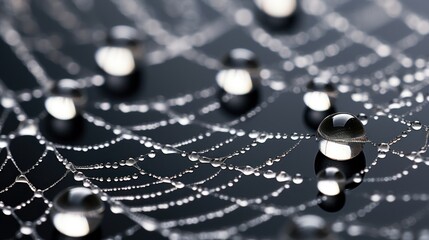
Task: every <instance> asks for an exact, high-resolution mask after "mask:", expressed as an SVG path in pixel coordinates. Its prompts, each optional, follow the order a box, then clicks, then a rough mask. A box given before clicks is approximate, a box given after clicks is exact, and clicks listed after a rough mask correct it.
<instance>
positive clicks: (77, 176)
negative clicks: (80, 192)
mask: <svg viewBox="0 0 429 240" xmlns="http://www.w3.org/2000/svg"><path fill="white" fill-rule="evenodd" d="M84 179H85V175H84V174H83V173H82V172H76V173H75V175H74V180H76V181H83V180H84Z"/></svg>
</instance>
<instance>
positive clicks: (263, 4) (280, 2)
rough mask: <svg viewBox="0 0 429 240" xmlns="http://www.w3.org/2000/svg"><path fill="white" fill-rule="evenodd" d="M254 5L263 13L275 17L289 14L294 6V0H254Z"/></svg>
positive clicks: (294, 8) (293, 10) (295, 5)
mask: <svg viewBox="0 0 429 240" xmlns="http://www.w3.org/2000/svg"><path fill="white" fill-rule="evenodd" d="M255 4H256V6H257V7H258V8H259V9H260V10H262V11H263V12H264V13H265V14H267V15H268V16H271V17H275V18H285V17H289V16H291V15H292V14H293V13H294V12H295V10H296V8H297V1H296V0H255Z"/></svg>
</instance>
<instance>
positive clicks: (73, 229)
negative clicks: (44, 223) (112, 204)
mask: <svg viewBox="0 0 429 240" xmlns="http://www.w3.org/2000/svg"><path fill="white" fill-rule="evenodd" d="M103 215H104V204H103V202H102V201H101V199H100V198H99V197H98V196H97V195H96V194H94V193H92V191H91V190H90V189H88V188H84V187H72V188H68V189H66V190H64V191H62V192H60V193H59V194H58V195H57V196H56V197H55V198H54V201H53V208H52V211H51V219H52V222H53V223H54V226H55V228H56V229H57V230H58V231H59V232H61V233H62V234H64V235H67V236H70V237H82V236H85V235H87V234H89V233H91V232H92V231H94V230H95V229H96V228H97V227H98V226H99V225H100V222H101V220H102V218H103Z"/></svg>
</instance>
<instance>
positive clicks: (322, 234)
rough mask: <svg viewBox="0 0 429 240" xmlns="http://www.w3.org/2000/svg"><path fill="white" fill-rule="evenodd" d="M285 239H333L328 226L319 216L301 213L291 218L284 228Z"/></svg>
mask: <svg viewBox="0 0 429 240" xmlns="http://www.w3.org/2000/svg"><path fill="white" fill-rule="evenodd" d="M284 239H286V240H333V239H335V238H334V236H333V234H332V232H331V229H330V226H329V225H328V224H327V223H326V222H325V220H323V219H322V218H321V217H319V216H315V215H303V216H299V217H295V218H293V219H292V221H291V222H290V224H288V226H287V228H286V234H285V237H284Z"/></svg>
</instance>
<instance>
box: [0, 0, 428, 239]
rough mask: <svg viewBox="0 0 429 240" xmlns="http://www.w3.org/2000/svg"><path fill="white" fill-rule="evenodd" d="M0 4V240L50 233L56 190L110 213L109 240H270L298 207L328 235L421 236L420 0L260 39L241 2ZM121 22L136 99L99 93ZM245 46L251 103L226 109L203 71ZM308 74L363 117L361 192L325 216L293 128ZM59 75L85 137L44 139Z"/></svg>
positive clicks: (354, 9)
mask: <svg viewBox="0 0 429 240" xmlns="http://www.w3.org/2000/svg"><path fill="white" fill-rule="evenodd" d="M1 3H2V7H1V9H2V15H1V17H0V35H1V37H2V39H3V41H4V44H6V45H4V46H3V47H4V48H7V49H8V50H7V51H10V52H9V55H11V56H14V60H10V61H11V62H10V63H7V64H9V65H10V66H19V67H18V68H17V71H13V72H11V71H9V70H8V69H7V68H3V69H2V70H1V71H2V72H7V74H6V75H5V76H4V77H3V80H2V81H1V84H0V91H1V96H2V99H1V105H2V112H1V116H0V123H1V136H0V147H1V148H2V152H1V154H2V156H1V157H2V159H3V161H2V164H1V166H0V176H1V179H2V181H1V190H0V201H1V202H0V208H1V209H2V213H3V214H2V216H1V218H0V219H1V222H2V224H6V226H8V227H7V228H3V227H2V229H1V232H2V236H3V237H5V238H8V237H9V238H23V237H26V235H30V237H32V238H35V239H40V238H49V237H50V236H49V234H50V232H52V229H53V227H52V225H50V222H49V221H48V220H47V219H48V218H49V213H50V210H51V208H52V201H51V200H52V198H53V196H55V194H56V193H57V192H58V191H60V190H61V189H64V188H65V187H68V186H71V185H84V186H86V187H89V188H91V189H92V190H93V191H94V192H95V193H97V194H99V195H100V196H101V198H102V200H103V201H105V202H106V205H107V206H109V208H110V211H107V213H106V216H105V219H104V222H103V224H105V225H103V226H102V229H103V237H105V238H108V239H121V238H139V236H149V237H150V236H152V237H160V236H163V237H168V238H171V239H217V238H235V239H252V238H273V237H276V236H277V235H278V233H279V232H280V231H281V230H280V229H281V228H282V227H283V225H284V224H285V222H286V220H287V219H288V218H290V217H292V216H295V215H303V214H316V215H321V216H323V217H324V218H325V220H327V221H328V222H329V223H332V229H333V231H334V232H335V233H336V234H338V235H339V236H341V237H342V238H350V237H354V236H364V237H365V238H375V239H379V238H380V239H382V238H387V239H399V238H404V239H426V238H428V236H429V235H428V229H427V226H426V225H425V224H424V222H425V220H427V218H428V214H427V212H428V209H429V205H428V204H427V202H428V200H429V193H428V191H426V190H424V189H423V188H422V186H424V183H421V182H422V181H424V179H425V177H426V176H427V172H426V171H427V170H426V166H427V165H428V163H429V160H428V159H427V156H426V150H427V139H428V128H427V126H426V125H425V123H426V121H425V111H427V109H426V104H427V101H428V100H427V98H428V97H427V84H428V81H427V76H428V75H429V71H428V68H427V66H428V65H427V60H426V58H425V54H427V53H426V52H425V50H426V49H425V47H424V43H425V41H426V40H427V34H429V20H428V19H426V18H425V17H424V16H423V15H422V14H419V13H418V9H421V7H422V6H419V5H418V4H417V3H414V2H410V3H408V2H407V4H405V2H399V1H395V0H392V1H387V0H378V1H374V2H370V1H359V2H358V1H354V2H353V1H339V0H338V1H337V0H323V1H322V0H305V1H301V2H300V4H301V6H300V7H301V9H300V15H299V27H297V28H296V29H293V31H291V32H289V33H275V32H271V31H269V30H267V29H266V28H265V27H264V26H263V25H261V24H260V22H259V21H258V19H256V16H255V15H254V13H253V12H252V11H253V10H252V6H251V4H250V1H226V0H205V1H194V0H183V1H172V0H164V1H157V2H155V1H135V0H128V1H119V0H112V1H111V2H108V3H107V2H106V3H105V2H101V1H81V0H75V1H72V2H67V3H66V2H62V1H51V0H46V1H40V2H37V3H36V2H34V1H33V2H25V1H12V0H4V1H2V2H1ZM408 4H409V6H408ZM419 4H420V5H423V3H419ZM101 9H103V10H102V11H100V10H101ZM116 20H117V21H118V22H116ZM117 24H127V25H131V26H134V27H135V28H137V29H138V30H139V31H140V32H141V34H142V37H143V43H144V48H145V57H144V63H143V64H142V65H144V70H145V71H147V74H146V75H145V76H146V77H147V78H146V79H144V81H145V82H144V84H143V86H142V88H143V89H149V90H146V91H145V92H144V94H138V95H136V96H134V97H130V98H127V99H121V98H111V97H110V96H108V95H106V94H105V93H103V92H102V91H101V90H100V88H101V87H100V86H101V85H102V84H103V81H104V80H105V79H104V77H103V76H102V75H100V74H99V73H98V72H97V70H96V68H95V67H93V66H94V63H92V62H91V60H88V59H93V53H94V51H95V49H96V48H97V47H98V46H101V45H102V44H103V39H104V35H105V32H107V31H108V29H109V28H110V27H111V26H113V25H117ZM237 39H239V40H237ZM6 46H7V47H6ZM241 46H243V47H244V46H249V48H251V49H252V50H254V51H255V52H256V53H257V55H258V56H259V57H260V60H261V61H260V62H261V65H262V70H261V74H260V75H261V86H260V88H261V89H260V90H261V97H260V100H259V102H258V104H257V105H256V106H255V107H254V108H253V109H252V110H250V111H249V112H247V113H245V114H242V115H240V116H231V115H228V114H225V112H224V110H223V109H222V104H221V102H220V100H219V98H218V97H217V94H216V93H217V87H216V86H215V85H214V84H215V81H214V76H215V74H216V72H217V71H218V70H219V69H220V68H221V63H220V62H219V61H218V59H219V58H220V55H219V51H220V52H227V51H228V50H229V49H230V48H233V47H241ZM77 53H79V54H77ZM23 72H25V73H23ZM316 76H327V77H329V78H330V79H331V80H332V82H333V83H335V84H336V86H337V89H338V91H339V96H338V99H337V102H336V109H337V110H338V111H345V112H351V113H353V114H356V115H358V114H359V113H361V115H359V116H360V118H361V120H362V121H363V122H367V123H366V126H365V128H366V131H367V135H368V137H369V140H370V141H369V143H367V144H366V146H365V157H366V167H365V169H364V170H362V171H363V172H365V177H364V179H363V180H362V181H363V183H362V184H361V185H360V186H359V187H358V188H356V189H353V190H350V191H347V194H346V195H347V203H346V206H345V207H344V209H343V210H342V211H341V212H339V213H336V214H332V213H330V214H326V213H324V212H323V211H322V210H321V209H320V208H318V207H317V205H318V204H320V203H321V202H323V201H326V198H324V197H320V196H319V197H318V196H316V195H317V194H316V193H317V188H316V182H317V178H316V176H315V174H314V169H313V167H314V162H313V160H314V158H315V155H316V154H317V152H318V147H317V142H316V141H315V135H314V131H313V130H309V128H308V127H307V126H305V125H304V122H303V121H302V119H301V118H302V111H303V109H304V107H305V106H304V105H303V103H302V95H303V93H305V91H306V85H307V83H308V82H309V81H310V80H311V79H313V78H314V77H316ZM21 78H22V79H21ZM24 78H25V80H24ZM61 78H72V79H75V80H77V81H79V82H80V84H81V85H82V86H84V87H85V88H86V91H87V93H88V96H89V98H90V99H89V102H88V106H87V108H86V109H85V111H84V113H83V118H84V119H85V128H84V133H83V134H84V135H85V136H84V137H83V138H82V141H77V142H73V143H69V142H67V141H64V142H63V141H61V140H58V141H54V140H52V139H50V138H49V137H47V136H46V134H45V129H44V128H43V127H42V125H43V122H44V121H45V117H46V112H45V111H44V109H43V105H42V104H41V102H43V99H44V97H45V90H46V89H47V86H48V85H49V84H50V82H52V81H55V80H57V79H61ZM33 79H34V80H33ZM151 81H159V85H153V84H152V85H151ZM181 83H183V86H182V84H181ZM171 84H175V85H171ZM177 84H179V85H180V86H177V88H176V85H177ZM171 86H174V87H171ZM191 88H192V89H197V90H190V89H191ZM179 92H182V93H179ZM172 132H174V134H171V133H172ZM27 149H28V151H26V150H27ZM398 209H401V210H398ZM112 223H113V224H112ZM116 223H117V224H116ZM9 226H10V227H9ZM47 234H48V235H47Z"/></svg>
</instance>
